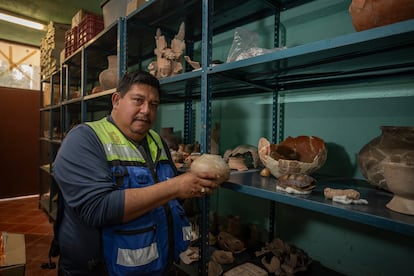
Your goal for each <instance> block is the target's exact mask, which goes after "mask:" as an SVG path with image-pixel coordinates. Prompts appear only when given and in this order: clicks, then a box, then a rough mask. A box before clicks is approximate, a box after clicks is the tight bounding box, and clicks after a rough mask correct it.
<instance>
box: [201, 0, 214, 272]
mask: <svg viewBox="0 0 414 276" xmlns="http://www.w3.org/2000/svg"><path fill="white" fill-rule="evenodd" d="M213 3H214V1H213V0H203V1H202V8H201V9H202V16H201V20H202V34H201V57H202V58H201V137H200V140H201V153H207V152H209V150H210V136H211V133H210V132H211V95H212V92H211V80H210V76H209V74H208V68H209V66H210V64H211V59H212V58H211V56H212V49H211V48H212V15H213V10H214V9H213ZM209 209H210V198H209V197H208V196H207V197H203V198H201V216H200V224H199V225H200V242H201V244H200V247H201V248H200V256H201V258H200V262H199V268H198V269H199V273H198V275H207V274H208V259H207V257H206V256H208V254H207V252H208V245H209V243H208V231H209V217H208V213H209Z"/></svg>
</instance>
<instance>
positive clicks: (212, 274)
mask: <svg viewBox="0 0 414 276" xmlns="http://www.w3.org/2000/svg"><path fill="white" fill-rule="evenodd" d="M222 273H223V267H222V266H221V264H219V263H216V262H214V261H209V262H208V276H220V275H221V274H222Z"/></svg>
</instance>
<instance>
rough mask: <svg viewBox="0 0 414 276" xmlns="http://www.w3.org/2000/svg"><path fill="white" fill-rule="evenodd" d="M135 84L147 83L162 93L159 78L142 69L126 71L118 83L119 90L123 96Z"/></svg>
mask: <svg viewBox="0 0 414 276" xmlns="http://www.w3.org/2000/svg"><path fill="white" fill-rule="evenodd" d="M134 84H146V85H149V86H152V87H154V88H156V89H157V90H158V93H160V94H161V86H160V82H159V81H158V79H157V78H156V77H154V76H153V75H151V74H150V73H149V72H146V71H142V70H137V71H134V72H127V73H125V74H124V75H123V76H122V79H121V80H120V81H119V83H118V87H117V91H118V92H119V94H120V95H121V97H123V96H125V94H126V93H127V92H128V91H129V89H130V88H131V86H132V85H134Z"/></svg>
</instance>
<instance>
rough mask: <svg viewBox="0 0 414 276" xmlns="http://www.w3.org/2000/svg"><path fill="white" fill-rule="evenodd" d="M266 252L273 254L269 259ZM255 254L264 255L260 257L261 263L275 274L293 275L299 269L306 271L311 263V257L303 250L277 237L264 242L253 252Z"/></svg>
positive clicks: (257, 255)
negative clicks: (263, 244) (262, 245)
mask: <svg viewBox="0 0 414 276" xmlns="http://www.w3.org/2000/svg"><path fill="white" fill-rule="evenodd" d="M268 253H272V254H273V256H272V257H270V259H269V256H266V255H268ZM255 255H256V257H259V256H263V255H265V256H264V257H263V258H262V259H261V261H262V264H263V265H264V266H265V267H266V269H268V270H269V272H271V273H275V274H276V275H293V274H295V273H297V272H300V271H306V270H307V269H308V267H309V265H310V264H311V263H312V258H310V257H309V256H308V254H306V252H305V251H303V250H302V249H300V248H298V247H297V246H295V245H293V244H288V243H287V242H284V241H282V240H281V239H279V238H276V239H273V240H272V241H271V242H269V243H266V245H265V246H264V247H262V248H261V250H259V251H256V252H255ZM273 257H276V258H277V259H278V260H279V261H276V260H275V259H273ZM270 270H272V271H270ZM273 271H274V272H273Z"/></svg>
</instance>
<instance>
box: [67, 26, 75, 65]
mask: <svg viewBox="0 0 414 276" xmlns="http://www.w3.org/2000/svg"><path fill="white" fill-rule="evenodd" d="M76 49H78V27H77V26H76V27H73V28H72V29H70V30H68V31H66V33H65V58H67V57H68V56H70V55H71V54H72V53H73V52H75V51H76Z"/></svg>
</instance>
